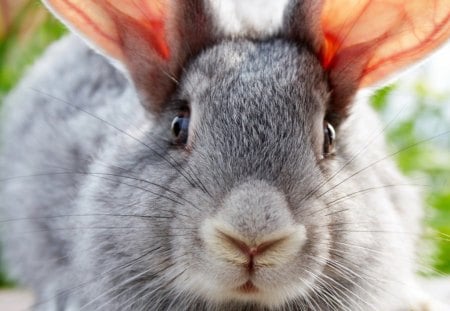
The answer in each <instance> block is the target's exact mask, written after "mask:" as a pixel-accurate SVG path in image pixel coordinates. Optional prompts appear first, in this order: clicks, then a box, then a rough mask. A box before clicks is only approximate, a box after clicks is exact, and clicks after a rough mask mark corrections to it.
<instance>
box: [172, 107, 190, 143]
mask: <svg viewBox="0 0 450 311" xmlns="http://www.w3.org/2000/svg"><path fill="white" fill-rule="evenodd" d="M171 129H172V139H173V142H174V144H176V145H186V144H187V141H188V134H189V113H186V112H184V113H180V114H179V115H178V116H176V117H175V118H174V119H173V121H172V127H171Z"/></svg>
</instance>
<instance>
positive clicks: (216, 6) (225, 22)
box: [208, 0, 289, 36]
mask: <svg viewBox="0 0 450 311" xmlns="http://www.w3.org/2000/svg"><path fill="white" fill-rule="evenodd" d="M208 1H209V3H210V6H211V9H212V13H213V15H214V20H215V21H216V26H217V27H219V29H220V30H221V31H223V32H224V33H225V34H226V35H231V36H234V35H246V34H247V35H248V34H251V35H255V34H258V36H268V35H271V34H274V33H276V32H277V31H278V30H280V29H281V26H282V24H283V14H284V10H285V7H286V6H287V4H288V2H289V0H208Z"/></svg>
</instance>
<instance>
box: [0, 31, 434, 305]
mask: <svg viewBox="0 0 450 311" xmlns="http://www.w3.org/2000/svg"><path fill="white" fill-rule="evenodd" d="M173 80H177V85H176V90H175V91H174V92H173V93H172V94H171V96H170V98H166V100H165V102H164V105H162V106H161V107H160V108H159V109H158V111H155V110H152V109H145V108H144V106H143V105H141V103H140V100H139V97H138V95H137V93H138V92H137V91H142V90H136V89H135V87H134V86H133V83H132V82H131V81H130V80H128V79H127V78H125V77H124V76H123V74H122V73H121V72H119V71H117V70H116V69H114V67H113V66H111V65H110V64H109V63H108V62H107V61H106V60H105V58H104V57H103V56H101V55H97V54H96V53H94V52H92V51H91V50H90V49H89V48H88V47H86V46H85V44H84V43H82V42H81V41H79V39H77V38H75V37H73V36H68V37H66V38H64V39H62V40H61V41H60V42H57V43H55V44H54V45H53V46H52V47H51V48H49V50H48V51H47V52H46V54H45V55H44V56H43V58H42V59H41V60H40V61H39V62H38V63H37V64H36V65H35V66H34V67H33V68H32V69H31V70H30V71H29V72H28V74H27V75H26V77H25V79H24V80H23V81H22V82H21V83H20V85H19V86H18V87H17V88H16V89H15V90H14V91H13V92H12V93H11V94H10V95H9V97H8V98H7V100H6V103H5V110H4V114H3V116H4V118H3V120H2V122H1V124H2V126H3V128H2V131H1V135H2V142H1V144H2V152H1V157H0V159H1V174H0V176H1V179H2V183H1V189H0V196H1V202H2V203H1V211H2V213H3V217H2V218H3V219H4V221H3V223H2V227H3V229H4V230H3V231H2V233H1V237H2V238H3V240H4V244H5V258H6V259H7V261H8V263H9V264H10V267H11V268H12V271H13V273H14V276H16V277H17V278H18V279H19V280H21V282H22V283H23V284H24V285H26V286H29V287H30V288H32V289H33V290H34V292H35V293H36V299H37V300H36V304H35V306H34V307H35V309H37V310H100V309H102V310H302V311H307V310H311V311H312V310H390V311H391V310H392V311H394V310H396V311H397V310H411V309H414V310H423V309H422V308H425V307H426V303H428V301H427V299H426V297H425V296H424V295H422V294H421V292H420V291H418V289H417V286H416V281H415V276H414V273H415V270H416V267H415V261H416V258H415V257H416V256H415V244H416V238H417V237H418V235H419V234H420V229H419V222H420V218H421V208H420V199H419V198H418V196H417V194H416V192H417V189H416V188H413V187H410V186H408V182H407V181H405V180H404V178H403V177H402V176H401V175H400V174H399V173H398V171H397V169H396V168H395V166H394V164H393V163H392V160H391V158H390V156H388V154H387V152H386V150H385V145H384V141H383V130H382V128H381V127H380V125H379V122H378V120H377V118H376V116H375V115H374V113H373V111H372V110H371V109H370V108H369V106H368V105H367V104H366V103H365V101H364V99H360V100H358V101H356V103H355V104H354V105H352V106H351V107H352V108H351V113H350V116H349V117H348V118H345V119H344V120H343V121H342V123H341V124H340V125H339V126H337V125H336V130H337V140H336V151H335V154H334V155H331V156H327V157H323V155H322V148H323V143H324V132H323V124H324V123H323V122H324V119H325V118H326V113H327V110H328V108H329V107H328V105H329V98H330V93H331V92H332V90H330V85H329V82H328V80H327V75H326V74H325V72H324V70H323V68H322V66H321V64H320V62H319V60H318V59H317V56H316V55H314V54H313V53H312V52H311V46H310V45H308V44H306V43H303V42H294V41H293V40H292V39H289V38H287V37H286V38H282V37H279V38H277V37H271V38H268V39H265V40H254V41H251V40H247V39H244V38H234V39H232V38H224V39H223V40H220V41H218V42H215V44H213V45H211V46H209V47H208V48H205V49H202V52H201V53H199V54H198V55H194V56H192V57H190V58H189V59H188V60H187V62H186V66H185V67H184V68H183V70H181V74H180V76H179V77H176V79H175V78H174V79H173ZM147 82H151V81H147ZM134 85H136V84H134ZM137 85H139V84H137ZM179 100H185V101H187V102H189V104H190V110H191V124H190V129H189V143H188V146H187V147H186V148H181V147H179V146H174V145H173V144H172V140H171V123H172V120H173V119H174V117H175V116H177V114H178V109H179V106H178V105H179ZM264 243H266V244H264ZM242 244H245V245H247V246H248V247H249V249H250V248H251V247H253V246H255V247H256V246H261V245H266V246H267V245H268V246H267V250H265V252H264V253H261V254H259V253H258V254H257V256H256V257H255V259H254V267H253V268H252V269H253V270H252V272H251V274H250V276H249V273H248V269H250V268H248V267H247V263H246V258H247V257H248V255H246V253H245V247H247V246H245V247H243V246H242ZM242 249H244V251H243V250H242ZM249 277H250V278H251V281H252V283H253V284H254V286H256V287H257V288H258V291H257V292H251V293H249V292H247V293H245V292H243V291H242V290H239V288H241V287H242V286H243V285H244V284H245V283H246V282H247V281H248V280H249Z"/></svg>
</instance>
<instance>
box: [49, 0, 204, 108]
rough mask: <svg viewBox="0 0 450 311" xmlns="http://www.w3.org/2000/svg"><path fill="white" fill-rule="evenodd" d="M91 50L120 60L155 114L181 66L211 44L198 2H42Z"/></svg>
mask: <svg viewBox="0 0 450 311" xmlns="http://www.w3.org/2000/svg"><path fill="white" fill-rule="evenodd" d="M44 2H45V3H46V5H47V6H48V7H49V8H50V9H51V10H52V11H53V12H54V13H55V14H56V15H57V16H59V17H60V18H61V20H62V21H63V22H64V23H65V24H66V25H68V26H69V27H70V28H71V30H72V31H75V32H77V33H78V34H80V35H81V36H82V37H84V38H85V40H87V41H88V42H89V43H90V44H91V45H93V46H94V47H96V48H97V49H98V50H100V51H101V52H102V53H103V54H105V55H106V56H108V57H110V58H114V59H115V60H117V61H119V62H120V63H121V64H122V65H123V66H124V67H125V68H126V70H127V72H128V74H129V76H130V77H131V79H132V81H133V83H134V86H135V87H136V91H137V93H138V95H139V98H140V100H141V102H142V104H143V105H144V106H145V107H146V108H148V110H150V111H152V112H155V113H158V112H160V111H162V108H163V107H164V104H165V103H166V102H167V100H168V99H169V97H170V96H171V95H172V93H173V91H174V89H175V88H176V84H177V81H178V78H179V75H180V73H181V72H182V69H183V66H184V63H185V62H186V61H187V60H188V59H189V58H190V57H191V56H192V55H196V54H197V53H199V51H200V50H201V49H203V48H204V47H205V46H207V45H208V44H210V42H211V41H212V35H211V29H212V27H210V25H211V22H210V20H209V16H208V14H207V10H206V9H205V8H204V3H203V0H189V1H174V0H44Z"/></svg>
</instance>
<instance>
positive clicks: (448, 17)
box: [306, 0, 450, 113]
mask: <svg viewBox="0 0 450 311" xmlns="http://www.w3.org/2000/svg"><path fill="white" fill-rule="evenodd" d="M321 1H323V4H322V10H321V13H320V26H319V27H318V28H320V29H319V33H318V34H316V39H317V37H318V38H319V42H320V43H319V48H318V50H317V49H316V51H318V53H319V56H320V59H321V62H322V65H323V67H324V68H325V70H326V71H327V72H328V74H329V79H330V83H331V87H332V91H333V96H332V97H334V100H333V102H332V103H331V105H332V107H331V109H334V110H335V112H341V113H342V112H343V110H345V109H347V107H346V106H347V105H348V103H349V100H350V98H351V96H353V94H354V93H355V91H356V90H357V89H358V88H359V87H364V86H369V85H371V84H374V83H376V82H379V81H381V80H382V79H385V78H387V77H388V76H389V75H391V74H392V73H394V72H395V71H397V70H400V69H402V68H404V67H405V66H407V65H410V64H412V63H413V62H416V61H418V60H419V59H421V58H423V57H425V56H426V55H427V54H429V53H430V52H432V51H433V50H434V49H436V48H437V47H438V46H439V45H441V44H443V43H444V42H445V41H446V40H447V39H448V38H449V37H450V1H449V0H429V1H424V0H345V1H344V0H321ZM306 2H312V3H314V2H315V0H309V1H306ZM314 12H315V11H314ZM316 31H317V30H316Z"/></svg>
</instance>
